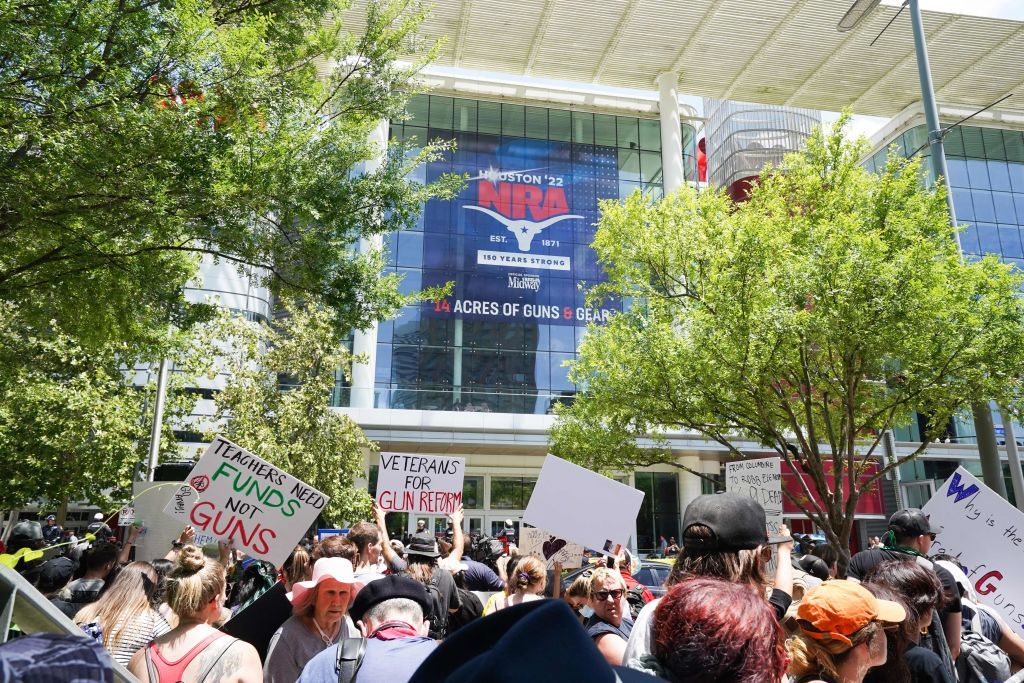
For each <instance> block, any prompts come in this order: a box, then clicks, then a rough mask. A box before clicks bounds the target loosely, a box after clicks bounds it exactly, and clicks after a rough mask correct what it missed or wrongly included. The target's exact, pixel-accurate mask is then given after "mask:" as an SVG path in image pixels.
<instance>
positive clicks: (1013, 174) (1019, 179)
mask: <svg viewBox="0 0 1024 683" xmlns="http://www.w3.org/2000/svg"><path fill="white" fill-rule="evenodd" d="M1007 172H1008V174H1009V176H1010V188H1011V189H1012V190H1013V191H1014V192H1024V163H1022V162H1016V161H1011V162H1010V163H1009V164H1007Z"/></svg>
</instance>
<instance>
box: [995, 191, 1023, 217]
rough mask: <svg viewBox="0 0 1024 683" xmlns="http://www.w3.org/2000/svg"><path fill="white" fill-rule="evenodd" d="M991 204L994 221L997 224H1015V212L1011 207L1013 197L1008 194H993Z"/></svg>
mask: <svg viewBox="0 0 1024 683" xmlns="http://www.w3.org/2000/svg"><path fill="white" fill-rule="evenodd" d="M992 203H993V205H994V206H995V210H996V221H998V222H999V223H1016V222H1017V212H1016V211H1015V210H1014V207H1013V195H1012V194H1010V193H1009V192H993V193H992Z"/></svg>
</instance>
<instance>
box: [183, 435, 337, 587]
mask: <svg viewBox="0 0 1024 683" xmlns="http://www.w3.org/2000/svg"><path fill="white" fill-rule="evenodd" d="M329 501H330V498H328V497H327V496H325V495H324V494H323V493H321V492H320V491H317V490H316V489H315V488H313V487H312V486H309V485H308V484H306V483H305V482H303V481H302V480H300V479H297V478H295V477H293V476H292V475H290V474H288V473H287V472H285V471H283V470H281V469H278V468H276V467H274V466H273V465H271V464H270V463H268V462H267V461H266V460H264V459H262V458H260V457H259V456H258V455H255V454H253V453H251V452H249V451H247V450H245V449H244V448H242V447H241V446H238V445H237V444H234V443H231V442H230V441H228V440H227V439H225V438H223V437H219V436H218V437H217V438H216V439H214V441H213V443H211V444H210V446H209V448H207V449H206V452H205V453H203V456H202V457H201V458H200V459H199V462H197V463H196V465H195V467H193V468H192V471H191V472H190V473H189V475H188V478H187V479H186V480H185V483H184V484H182V486H181V488H179V489H178V490H177V491H176V492H175V494H174V495H173V496H171V500H170V502H169V503H168V504H167V507H165V508H164V512H165V513H166V514H168V515H170V516H171V517H174V518H176V519H180V520H181V522H182V526H183V527H184V526H185V525H186V524H191V525H192V526H193V527H195V530H196V539H197V541H198V540H199V539H210V540H216V541H224V542H230V543H232V544H233V545H234V547H235V548H236V549H238V550H241V551H243V552H244V553H246V554H247V555H250V556H252V557H255V558H258V559H261V560H266V561H267V562H270V563H271V564H273V565H274V566H275V567H279V566H281V565H282V564H284V561H285V560H286V559H287V558H288V553H290V552H291V551H292V549H294V548H295V544H296V543H298V541H299V540H300V539H301V538H302V536H303V534H305V533H306V531H307V530H308V529H309V527H310V526H311V525H312V524H313V521H314V520H315V519H316V516H317V513H318V512H319V511H320V510H322V509H323V508H324V506H325V505H327V503H328V502H329Z"/></svg>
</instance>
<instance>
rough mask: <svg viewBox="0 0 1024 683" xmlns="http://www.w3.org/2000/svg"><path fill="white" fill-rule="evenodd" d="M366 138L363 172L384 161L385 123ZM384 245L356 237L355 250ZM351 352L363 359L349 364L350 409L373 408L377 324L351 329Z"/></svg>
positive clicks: (379, 238) (381, 240) (379, 240)
mask: <svg viewBox="0 0 1024 683" xmlns="http://www.w3.org/2000/svg"><path fill="white" fill-rule="evenodd" d="M370 141H371V142H372V143H373V144H374V145H375V146H376V147H377V150H378V155H377V156H376V157H375V158H373V159H371V160H370V161H368V162H366V164H365V165H364V172H365V173H372V172H374V171H376V170H377V169H378V168H380V167H381V165H382V164H383V163H384V155H385V154H386V153H387V145H388V122H387V121H386V120H385V121H381V122H380V123H378V124H377V126H376V127H375V128H374V129H373V131H371V133H370ZM383 246H384V237H383V235H374V236H373V237H371V238H369V239H360V240H359V251H360V252H364V253H365V252H367V251H370V250H373V249H380V248H381V247H383ZM352 353H354V354H356V355H361V354H362V355H365V356H366V362H364V363H353V364H352V398H351V400H350V402H349V405H351V406H352V407H353V408H372V407H373V384H374V377H375V375H376V374H377V323H376V322H374V323H373V325H371V326H370V327H369V328H368V329H366V330H355V332H354V335H353V338H352Z"/></svg>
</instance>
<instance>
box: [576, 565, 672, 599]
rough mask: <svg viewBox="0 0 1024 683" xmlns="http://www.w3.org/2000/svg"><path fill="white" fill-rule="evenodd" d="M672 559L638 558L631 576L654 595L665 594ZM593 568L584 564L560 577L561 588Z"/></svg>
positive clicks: (660, 595)
mask: <svg viewBox="0 0 1024 683" xmlns="http://www.w3.org/2000/svg"><path fill="white" fill-rule="evenodd" d="M672 562H673V561H672V560H640V567H639V568H638V569H637V570H636V571H635V572H633V578H634V579H636V580H637V581H639V582H640V583H642V584H643V585H645V586H647V588H649V589H650V591H651V593H653V594H654V597H656V598H660V597H662V596H663V595H665V580H666V579H668V575H669V573H670V572H671V571H672ZM593 570H594V565H584V566H582V567H580V568H579V569H574V570H572V571H570V572H569V573H568V574H565V575H564V576H563V577H562V590H563V591H565V590H567V589H568V588H569V586H571V585H572V582H573V581H575V580H576V577H578V576H580V575H581V574H584V573H587V572H591V571H593Z"/></svg>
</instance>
